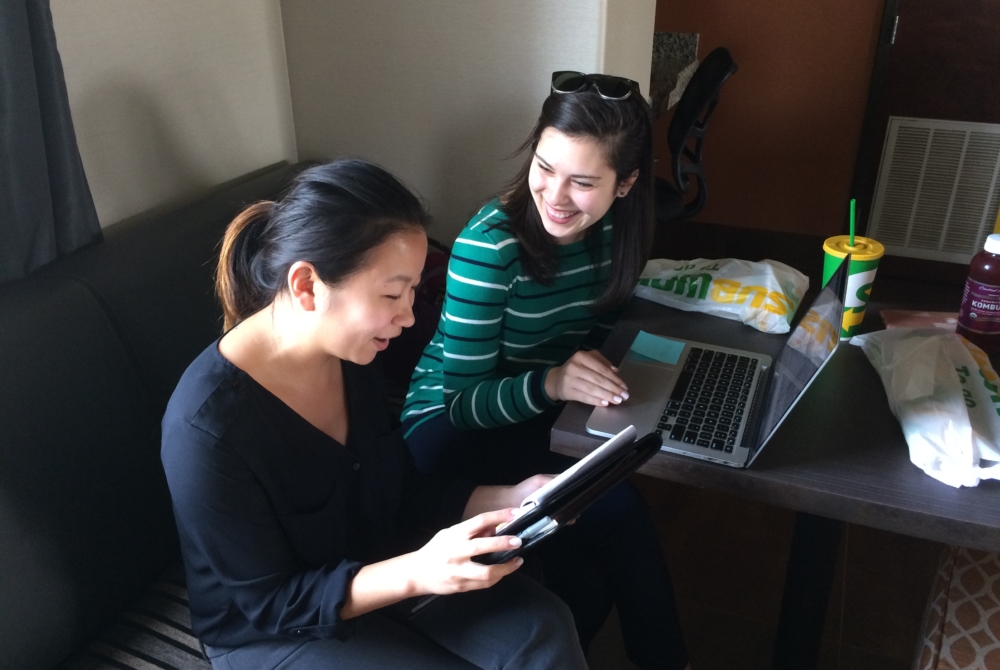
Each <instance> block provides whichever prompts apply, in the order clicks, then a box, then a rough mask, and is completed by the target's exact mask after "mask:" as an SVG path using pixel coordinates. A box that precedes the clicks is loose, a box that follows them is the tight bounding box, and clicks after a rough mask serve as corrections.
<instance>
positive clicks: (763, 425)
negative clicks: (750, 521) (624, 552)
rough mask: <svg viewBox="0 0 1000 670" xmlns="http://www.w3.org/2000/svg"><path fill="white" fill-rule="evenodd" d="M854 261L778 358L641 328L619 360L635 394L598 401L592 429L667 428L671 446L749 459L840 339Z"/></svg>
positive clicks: (606, 432)
mask: <svg viewBox="0 0 1000 670" xmlns="http://www.w3.org/2000/svg"><path fill="white" fill-rule="evenodd" d="M849 258H850V257H849V256H848V259H849ZM847 267H848V262H846V260H845V262H843V263H841V265H840V267H839V268H838V269H837V271H836V272H835V273H834V274H833V276H832V277H831V278H830V280H829V281H828V282H827V284H826V286H825V287H824V288H823V289H822V290H821V291H820V292H819V295H817V296H816V299H815V300H814V301H813V303H812V304H811V305H810V306H809V309H808V311H807V312H806V314H805V315H804V316H803V317H802V319H801V320H800V321H799V323H798V325H797V326H796V327H795V329H794V330H793V331H792V332H791V334H790V335H789V337H788V340H787V342H786V343H785V346H784V347H783V348H782V350H781V351H780V352H779V353H778V355H777V356H776V357H775V358H774V359H773V360H772V358H771V357H770V356H767V355H764V354H758V353H754V352H751V351H743V350H740V349H731V348H728V347H718V346H713V345H710V344H704V343H699V342H691V341H689V340H678V339H672V338H667V337H662V336H659V335H653V334H650V333H646V332H643V331H640V332H639V334H638V335H637V336H636V338H635V340H634V341H633V343H632V346H631V347H630V348H629V351H628V353H627V354H626V355H625V358H624V360H623V361H622V363H621V365H619V366H618V367H619V373H618V374H619V376H620V377H621V378H622V379H624V380H625V382H626V383H627V384H628V390H629V398H628V400H626V401H625V402H624V403H622V404H621V405H615V406H608V407H597V408H595V409H594V411H593V413H592V414H591V416H590V419H589V420H588V421H587V432H588V433H592V434H594V435H601V436H604V437H610V436H612V435H616V434H617V433H619V432H620V431H621V430H622V429H624V428H625V427H626V426H628V425H630V424H631V425H634V426H635V427H636V430H637V431H638V432H639V434H640V435H642V434H645V433H648V432H656V433H659V434H660V435H661V436H662V438H663V447H662V448H663V449H664V450H666V451H670V452H673V453H677V454H683V455H685V456H694V457H695V458H701V459H705V460H709V461H715V462H717V463H723V464H725V465H730V466H733V467H738V468H744V467H747V466H749V465H750V464H751V463H752V462H753V461H754V459H755V458H757V456H758V455H759V454H760V452H761V451H762V450H763V447H764V445H765V444H767V442H768V440H770V439H771V436H772V435H774V432H775V431H776V430H777V429H778V426H780V425H781V422H782V421H784V419H785V417H786V416H788V414H789V412H791V410H792V407H794V406H795V403H796V402H798V400H799V398H801V397H802V395H803V394H804V393H805V391H806V389H807V388H809V385H810V384H811V383H812V381H813V380H814V379H815V378H816V376H817V375H818V374H819V372H820V370H822V369H823V366H824V365H826V363H827V361H829V360H830V358H831V357H832V356H833V352H834V351H835V350H836V349H837V345H838V344H839V343H840V324H841V320H842V319H843V314H844V291H845V290H846V285H847Z"/></svg>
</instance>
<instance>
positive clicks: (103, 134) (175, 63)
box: [51, 0, 296, 226]
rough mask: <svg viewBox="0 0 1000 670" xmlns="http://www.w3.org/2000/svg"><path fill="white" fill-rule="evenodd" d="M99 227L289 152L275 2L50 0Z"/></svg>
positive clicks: (292, 153) (289, 156) (291, 142)
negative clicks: (99, 222) (99, 223)
mask: <svg viewBox="0 0 1000 670" xmlns="http://www.w3.org/2000/svg"><path fill="white" fill-rule="evenodd" d="M51 6H52V14H53V18H54V22H55V27H56V40H57V43H58V46H59V52H60V55H61V56H62V63H63V68H64V70H65V72H66V86H67V88H68V90H69V99H70V108H71V110H72V113H73V122H74V126H75V128H76V135H77V141H78V143H79V146H80V152H81V154H82V156H83V164H84V168H85V169H86V172H87V179H88V180H89V182H90V189H91V192H92V193H93V196H94V201H95V203H96V205H97V213H98V215H99V217H100V220H101V225H103V226H107V225H109V224H112V223H115V222H116V221H119V220H121V219H123V218H125V217H128V216H131V215H133V214H136V213H138V212H142V211H145V210H147V209H150V208H152V207H157V206H161V205H168V204H171V203H175V202H180V201H183V200H185V199H188V198H191V197H193V196H196V195H197V194H199V193H200V192H201V191H203V190H204V189H206V188H209V187H212V186H215V185H217V184H220V183H222V182H224V181H227V180H229V179H233V178H235V177H238V176H240V175H242V174H245V173H247V172H250V171H252V170H255V169H257V168H260V167H263V166H265V165H269V164H271V163H275V162H278V161H281V160H289V161H294V160H296V150H295V137H294V127H293V124H292V114H291V101H290V98H289V93H288V77H287V69H286V64H285V50H284V44H283V34H282V28H281V12H280V8H279V6H278V0H209V1H208V2H206V1H204V0H170V1H169V2H156V1H154V0H52V1H51Z"/></svg>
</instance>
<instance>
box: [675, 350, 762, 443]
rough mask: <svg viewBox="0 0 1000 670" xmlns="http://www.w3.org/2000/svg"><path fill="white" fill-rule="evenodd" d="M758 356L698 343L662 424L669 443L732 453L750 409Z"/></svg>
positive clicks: (682, 373) (680, 376) (689, 358)
mask: <svg viewBox="0 0 1000 670" xmlns="http://www.w3.org/2000/svg"><path fill="white" fill-rule="evenodd" d="M756 371H757V359H755V358H750V357H749V356H740V355H738V354H730V353H726V352H723V351H715V350H712V349H704V348H698V347H692V348H691V350H690V352H689V353H688V357H687V361H686V362H685V364H684V369H683V370H682V371H681V373H680V375H679V376H678V378H677V384H676V386H674V390H673V393H671V394H670V400H668V401H667V406H666V408H664V410H663V413H662V416H661V417H660V420H659V422H658V424H657V427H656V433H657V434H658V435H661V436H663V441H664V442H668V441H674V442H684V443H687V444H694V445H697V446H699V447H706V448H708V449H712V450H715V451H722V452H725V453H732V451H733V447H735V446H736V440H737V438H738V437H739V434H740V427H741V426H742V425H743V420H744V419H745V418H746V414H747V413H748V412H749V409H750V389H751V387H752V386H753V380H754V373H755V372H756Z"/></svg>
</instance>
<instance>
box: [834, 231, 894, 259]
mask: <svg viewBox="0 0 1000 670" xmlns="http://www.w3.org/2000/svg"><path fill="white" fill-rule="evenodd" d="M823 251H825V252H826V253H828V254H832V255H834V256H839V257H840V258H843V257H844V256H846V255H847V254H851V258H853V259H854V260H856V261H873V260H876V259H878V258H882V256H883V255H884V254H885V247H883V246H882V243H881V242H879V241H877V240H873V239H872V238H870V237H861V236H860V235H855V236H854V246H853V247H852V246H851V236H850V235H834V236H833V237H828V238H826V241H825V242H823Z"/></svg>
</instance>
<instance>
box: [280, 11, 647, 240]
mask: <svg viewBox="0 0 1000 670" xmlns="http://www.w3.org/2000/svg"><path fill="white" fill-rule="evenodd" d="M630 3H634V4H635V5H636V7H638V8H636V7H632V6H630ZM281 7H282V17H283V19H282V21H283V25H284V30H285V44H286V49H287V58H288V71H289V82H290V86H291V96H292V107H293V109H294V116H295V134H296V140H297V147H298V153H299V156H300V157H301V158H333V157H337V156H353V157H363V158H367V159H370V160H374V161H376V162H378V163H379V164H381V165H383V166H385V167H386V168H388V169H390V170H392V171H393V172H394V173H396V174H397V175H399V176H400V177H402V178H403V179H404V180H405V181H406V182H407V183H409V184H410V185H411V186H412V187H413V188H415V189H416V190H417V191H418V192H419V193H420V194H421V195H422V196H424V197H425V198H426V199H427V201H428V203H429V205H430V209H431V213H432V214H433V215H434V217H435V219H436V221H435V225H434V227H433V228H432V230H431V234H432V235H434V236H435V237H437V238H439V239H441V240H442V241H445V242H448V243H450V242H451V241H452V240H453V239H454V237H455V236H456V235H457V234H458V232H459V230H461V228H462V226H463V225H464V224H465V222H466V220H467V219H468V217H469V216H470V215H471V214H472V213H473V212H474V211H475V210H476V209H477V208H478V207H479V206H480V205H481V204H482V203H483V202H484V201H485V199H487V198H488V197H489V196H490V195H492V194H493V193H495V192H496V191H497V190H498V189H500V187H501V186H502V185H503V184H504V182H505V181H506V180H508V179H509V178H510V177H512V176H513V174H514V173H515V172H516V171H517V168H518V166H519V165H520V162H521V160H520V159H515V160H510V161H505V160H504V159H505V158H506V157H507V156H508V155H509V154H511V153H512V152H513V150H514V149H515V148H516V147H517V146H519V145H520V143H521V142H522V141H523V140H524V138H525V137H526V136H527V134H528V132H529V131H530V129H531V127H532V125H533V124H534V122H535V120H536V119H537V116H538V112H539V109H540V107H541V103H542V101H543V100H544V99H545V96H546V95H547V94H548V89H549V75H550V73H551V72H552V71H553V70H582V71H584V72H600V71H603V70H604V68H605V65H606V64H609V65H613V66H614V67H616V68H617V67H625V68H629V69H628V71H617V72H615V73H616V74H623V75H625V76H629V77H631V78H633V79H636V80H638V81H640V83H641V84H642V85H643V88H644V92H645V88H646V87H647V86H648V82H649V68H650V60H651V54H652V40H653V19H654V13H655V5H654V2H653V1H652V0H503V1H498V0H421V1H420V2H413V1H412V0H338V1H337V2H323V1H318V0H282V3H281ZM637 17H639V18H637ZM626 24H627V25H626ZM608 32H612V33H613V34H614V35H615V36H616V37H615V38H614V39H612V40H611V41H610V42H609V41H608V39H607V36H606V33H608ZM645 33H648V39H645V37H643V38H642V39H636V38H635V35H637V34H640V35H644V34H645ZM606 42H608V44H605V43H606Z"/></svg>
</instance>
